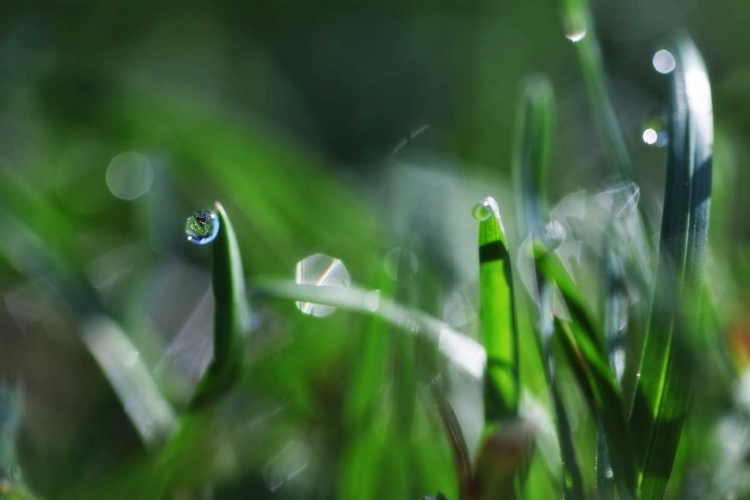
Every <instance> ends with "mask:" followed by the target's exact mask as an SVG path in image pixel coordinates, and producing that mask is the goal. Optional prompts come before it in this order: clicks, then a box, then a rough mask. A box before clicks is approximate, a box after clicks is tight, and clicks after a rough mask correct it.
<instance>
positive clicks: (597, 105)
mask: <svg viewBox="0 0 750 500" xmlns="http://www.w3.org/2000/svg"><path fill="white" fill-rule="evenodd" d="M562 12H563V24H564V29H565V36H566V37H567V38H568V39H569V40H571V41H572V42H573V43H575V48H576V53H577V55H578V62H579V65H580V67H581V73H582V75H583V81H584V84H585V85H586V91H587V93H588V96H589V102H590V103H591V107H592V110H593V113H594V120H595V121H596V124H597V127H598V128H599V131H600V132H601V134H602V138H603V139H604V145H605V148H604V149H605V151H606V152H607V153H608V154H609V160H610V162H611V163H612V166H613V167H614V168H615V170H616V171H617V172H618V173H619V174H620V175H621V176H622V177H623V178H625V179H634V170H633V164H632V162H631V160H630V155H629V154H628V149H627V147H626V145H625V139H624V137H623V135H622V129H621V128H620V124H619V123H618V121H617V115H616V114H615V108H614V106H613V105H612V99H611V97H610V95H609V90H608V89H607V81H606V77H605V75H604V65H603V63H602V57H601V50H600V48H599V43H598V42H597V40H596V34H595V33H594V23H593V19H592V18H591V12H590V10H589V7H588V3H587V0H562Z"/></svg>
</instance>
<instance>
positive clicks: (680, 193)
mask: <svg viewBox="0 0 750 500" xmlns="http://www.w3.org/2000/svg"><path fill="white" fill-rule="evenodd" d="M673 55H674V57H675V60H676V63H677V65H676V69H675V70H674V72H673V73H672V75H671V103H670V104H671V113H670V116H671V117H672V121H671V123H670V130H669V133H670V144H669V150H668V155H667V178H666V185H665V192H664V212H663V214H662V232H661V238H660V243H659V260H658V268H657V276H656V284H655V294H654V295H655V302H654V304H653V310H652V315H651V321H650V324H649V328H648V331H647V334H646V340H645V342H644V348H643V354H642V358H641V370H640V378H639V380H638V385H637V387H636V395H635V400H634V402H633V410H632V413H631V422H632V425H633V430H634V432H635V433H636V435H637V436H638V437H639V440H638V445H639V446H638V450H639V456H640V459H641V464H642V472H641V477H640V494H641V497H642V498H645V499H658V498H662V497H663V496H664V494H665V492H666V488H667V484H668V482H669V477H670V475H671V471H672V468H673V465H674V460H675V455H676V452H677V446H678V443H679V440H680V435H681V432H682V426H683V423H684V421H685V416H686V413H687V409H688V404H689V400H690V392H691V381H692V380H691V379H692V371H693V370H692V365H693V363H692V359H691V356H689V354H688V352H687V351H688V349H687V346H686V343H687V342H688V341H689V338H688V337H689V335H690V334H692V333H693V332H694V331H695V330H696V329H697V328H698V322H699V317H698V312H699V311H700V310H701V307H700V289H701V282H702V275H703V267H704V261H705V255H706V244H707V230H708V214H709V206H710V193H711V161H712V148H713V114H712V105H711V88H710V84H709V81H708V76H707V73H706V68H705V66H704V64H703V60H702V58H701V56H700V54H699V53H698V50H697V49H696V48H695V46H694V45H693V43H692V42H691V41H690V40H689V39H685V38H683V39H681V40H679V41H678V42H677V43H676V44H675V46H674V48H673Z"/></svg>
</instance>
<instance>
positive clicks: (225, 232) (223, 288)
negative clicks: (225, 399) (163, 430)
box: [191, 202, 248, 408]
mask: <svg viewBox="0 0 750 500" xmlns="http://www.w3.org/2000/svg"><path fill="white" fill-rule="evenodd" d="M216 214H217V217H218V222H219V233H218V235H217V236H216V240H215V241H214V242H213V259H212V270H211V272H212V277H213V294H214V308H215V311H214V355H213V359H212V361H211V364H210V365H209V367H208V371H207V372H206V374H205V375H204V376H203V379H201V381H200V382H199V383H198V387H197V389H196V392H195V395H194V396H193V401H192V402H191V407H192V408H198V407H201V406H203V405H205V404H207V403H209V402H211V401H213V400H215V399H216V398H217V397H218V396H220V395H222V394H224V393H226V392H227V391H228V390H229V389H231V387H232V385H233V384H234V383H235V382H236V381H237V379H238V377H239V375H240V373H241V369H242V360H243V356H244V336H245V334H244V330H245V328H244V325H245V324H246V321H247V315H248V313H247V298H246V296H245V278H244V276H243V271H242V257H241V256H240V249H239V246H238V244H237V237H236V236H235V234H234V229H233V228H232V223H231V222H230V221H229V216H228V215H227V213H226V211H225V210H224V207H222V206H221V204H220V203H218V202H217V203H216Z"/></svg>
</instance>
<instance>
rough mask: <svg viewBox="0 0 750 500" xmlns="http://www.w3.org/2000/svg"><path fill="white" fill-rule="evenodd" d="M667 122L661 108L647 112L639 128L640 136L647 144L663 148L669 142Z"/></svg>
mask: <svg viewBox="0 0 750 500" xmlns="http://www.w3.org/2000/svg"><path fill="white" fill-rule="evenodd" d="M668 125H669V123H668V120H667V116H666V114H665V113H663V112H662V111H661V110H655V111H652V112H651V113H649V114H648V116H647V117H646V119H645V120H643V125H642V126H641V129H642V130H643V132H642V133H641V138H642V139H643V142H644V143H645V144H647V145H648V146H654V147H656V148H663V147H664V146H666V145H667V144H668V143H669V133H668V132H667V127H668Z"/></svg>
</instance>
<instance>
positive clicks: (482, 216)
mask: <svg viewBox="0 0 750 500" xmlns="http://www.w3.org/2000/svg"><path fill="white" fill-rule="evenodd" d="M499 213H500V211H499V209H498V208H497V202H496V201H495V199H494V198H492V197H491V196H488V197H487V198H485V199H484V200H482V201H481V202H479V203H477V204H476V205H474V208H472V209H471V215H472V216H473V217H474V218H475V219H476V220H478V221H480V222H481V221H484V220H487V219H489V218H490V217H491V216H492V215H493V214H494V215H495V216H497V217H498V218H499V217H500V216H499Z"/></svg>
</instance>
